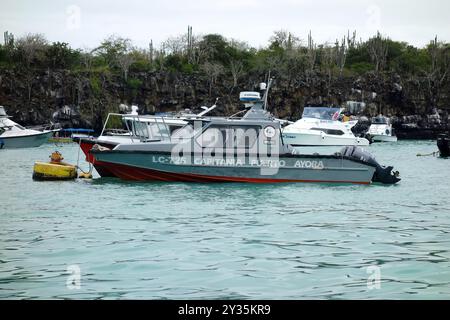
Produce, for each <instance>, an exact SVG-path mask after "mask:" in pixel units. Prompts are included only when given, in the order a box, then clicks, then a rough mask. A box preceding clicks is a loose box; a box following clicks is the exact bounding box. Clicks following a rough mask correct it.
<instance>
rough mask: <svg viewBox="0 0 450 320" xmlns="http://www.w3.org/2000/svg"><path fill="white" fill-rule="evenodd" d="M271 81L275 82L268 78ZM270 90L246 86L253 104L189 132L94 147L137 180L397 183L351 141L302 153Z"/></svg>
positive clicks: (110, 165)
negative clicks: (270, 102) (271, 108)
mask: <svg viewBox="0 0 450 320" xmlns="http://www.w3.org/2000/svg"><path fill="white" fill-rule="evenodd" d="M269 86H270V83H269ZM267 92H268V89H267V90H265V94H264V97H263V98H262V99H261V96H260V93H259V92H241V94H240V100H241V101H243V102H244V103H245V105H246V107H247V108H248V111H247V112H246V114H245V115H244V116H243V117H242V118H239V119H235V118H210V119H206V118H199V119H195V120H191V121H190V120H188V124H186V126H185V127H184V128H183V129H184V132H185V134H181V135H179V136H177V137H171V138H170V139H169V140H163V141H158V142H146V141H144V140H141V141H140V142H137V143H126V142H125V143H120V144H118V145H116V146H115V147H114V148H112V149H109V148H99V147H95V146H94V148H92V149H91V150H90V154H92V156H93V158H94V159H95V162H99V163H101V165H102V166H103V167H106V168H107V169H108V170H109V171H110V172H111V173H112V174H113V175H114V176H116V177H119V178H121V179H124V180H136V181H185V182H253V183H274V182H324V183H354V184H370V183H371V182H381V183H385V184H394V183H396V182H398V181H400V179H399V178H398V172H392V169H393V168H392V167H382V166H380V165H379V164H378V163H377V162H376V161H375V159H374V158H373V157H372V156H371V155H370V154H368V153H366V152H364V151H363V150H361V149H359V148H357V147H346V148H344V149H343V150H342V151H341V152H339V153H336V154H334V155H319V154H310V155H302V154H298V153H297V151H295V150H294V149H293V148H292V147H291V146H289V145H288V144H285V142H284V141H283V138H282V135H281V125H280V122H279V121H277V120H276V119H274V118H273V116H272V115H271V114H270V113H269V112H267V110H266V105H267V102H266V101H267Z"/></svg>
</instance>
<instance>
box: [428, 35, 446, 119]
mask: <svg viewBox="0 0 450 320" xmlns="http://www.w3.org/2000/svg"><path fill="white" fill-rule="evenodd" d="M427 49H428V50H427V51H428V55H429V58H430V62H431V63H430V67H429V69H428V70H425V72H424V73H425V76H426V83H427V89H428V99H429V102H428V103H429V108H431V109H432V108H435V107H437V106H438V103H439V100H440V98H441V90H442V87H443V84H444V83H445V80H446V78H447V77H448V73H449V70H450V48H449V47H448V46H445V45H444V44H443V43H442V42H438V39H437V37H435V38H434V40H432V41H431V42H430V44H429V45H428V48H427ZM430 111H431V110H430Z"/></svg>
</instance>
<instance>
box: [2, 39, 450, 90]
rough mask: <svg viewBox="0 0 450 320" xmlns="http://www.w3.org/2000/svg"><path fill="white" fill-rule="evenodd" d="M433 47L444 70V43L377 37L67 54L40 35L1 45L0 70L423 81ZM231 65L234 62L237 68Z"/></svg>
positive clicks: (113, 43) (111, 44) (111, 43)
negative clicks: (216, 72) (393, 75)
mask: <svg viewBox="0 0 450 320" xmlns="http://www.w3.org/2000/svg"><path fill="white" fill-rule="evenodd" d="M192 37H193V39H192ZM13 40H14V39H13ZM432 47H435V48H436V49H437V50H439V51H442V53H440V54H439V55H440V56H442V57H441V59H440V61H438V63H441V64H442V63H443V64H444V66H445V67H447V66H448V65H447V63H448V59H449V44H448V43H442V42H438V41H434V40H433V41H431V42H430V45H428V46H427V47H425V48H416V47H414V46H411V45H409V44H407V43H405V42H398V41H393V40H391V39H389V38H385V37H383V36H381V35H380V34H377V35H376V36H374V37H372V38H371V39H369V40H367V41H364V42H363V41H360V42H357V41H355V34H354V35H353V37H350V35H349V36H346V37H344V38H343V39H342V40H341V41H338V40H337V41H336V43H335V44H322V45H317V44H315V43H314V41H313V40H312V38H309V39H308V44H305V41H302V40H300V38H299V37H297V36H295V35H293V34H291V33H288V32H286V31H277V32H274V35H273V36H272V37H271V38H270V41H269V44H268V46H267V47H265V48H260V49H255V48H251V47H250V46H249V45H247V44H246V43H244V42H239V41H236V40H229V39H225V38H224V37H223V36H221V35H218V34H208V35H205V36H202V37H195V36H192V35H191V39H190V40H189V42H188V41H187V38H186V36H185V35H181V36H178V37H174V38H170V39H168V40H167V41H165V42H163V43H162V44H161V47H160V48H159V49H153V48H151V50H148V49H147V50H144V49H139V48H136V47H134V46H133V44H132V43H131V40H130V39H124V38H120V37H115V36H111V37H109V38H107V39H105V40H104V41H103V42H102V43H101V44H100V45H99V46H98V47H97V48H95V49H93V50H91V51H81V50H78V49H72V48H71V47H70V46H69V44H67V43H62V42H54V43H48V41H47V40H46V39H45V38H44V37H43V36H42V35H40V34H28V35H26V36H24V37H22V38H19V39H17V40H15V41H12V43H11V42H10V43H7V44H5V45H0V66H2V67H20V66H21V65H22V66H23V65H24V64H25V65H27V66H31V67H34V68H36V69H39V68H42V69H48V68H50V69H68V70H74V69H77V70H83V71H88V72H91V71H94V69H97V70H105V71H106V70H108V71H111V72H112V73H115V74H120V73H123V75H124V77H125V78H126V77H127V73H128V72H130V71H131V72H151V71H164V70H168V71H171V72H180V73H187V74H190V73H193V72H202V70H204V68H202V66H203V65H204V64H205V63H211V64H217V65H221V66H222V67H223V73H224V74H228V75H232V73H233V72H234V73H236V71H240V72H241V73H247V72H253V71H262V70H265V71H267V70H272V71H273V72H276V73H280V74H283V73H285V72H287V71H288V70H292V69H295V70H296V71H298V72H304V71H308V70H309V71H320V70H325V69H329V68H330V67H331V68H332V69H334V70H337V69H340V68H342V71H343V70H345V71H346V74H355V75H359V74H362V73H366V72H371V71H378V72H391V71H393V72H398V73H400V74H408V75H423V73H424V72H426V71H427V70H429V69H430V68H432V67H433V63H435V62H436V61H435V62H433V61H432V60H433V58H436V57H433V50H434V49H433V48H432ZM330 61H331V62H332V63H331V64H330V63H329V62H330ZM339 61H340V62H339ZM236 62H239V63H238V66H237V65H236ZM237 67H238V68H237ZM236 69H239V70H236ZM240 69H242V70H240ZM125 83H126V82H125Z"/></svg>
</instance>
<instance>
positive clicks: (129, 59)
mask: <svg viewBox="0 0 450 320" xmlns="http://www.w3.org/2000/svg"><path fill="white" fill-rule="evenodd" d="M134 62H135V59H134V57H133V55H132V54H131V53H123V54H120V55H119V56H118V57H117V64H118V65H119V67H120V69H121V70H122V72H123V77H124V79H125V82H127V80H128V71H129V70H130V66H131V65H132V64H133V63H134Z"/></svg>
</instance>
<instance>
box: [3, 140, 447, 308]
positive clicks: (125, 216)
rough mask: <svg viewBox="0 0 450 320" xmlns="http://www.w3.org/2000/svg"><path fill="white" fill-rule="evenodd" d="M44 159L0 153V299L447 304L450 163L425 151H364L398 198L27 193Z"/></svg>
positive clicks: (278, 188)
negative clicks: (389, 176) (387, 172)
mask: <svg viewBox="0 0 450 320" xmlns="http://www.w3.org/2000/svg"><path fill="white" fill-rule="evenodd" d="M54 148H55V147H54V146H53V145H50V144H48V145H44V146H42V147H40V148H37V149H21V150H0V298H13V299H18V298H19V299H21V298H29V299H30V298H31V299H42V298H58V299H59V298H104V299H116V298H125V299H132V298H138V299H143V298H148V299H160V298H162V299H179V298H185V299H202V298H208V299H216V298H225V299H235V298H240V299H241V298H242V299H306V298H312V299H324V298H337V299H349V298H364V299H366V298H367V299H376V298H387V299H419V298H424V299H431V298H437V299H448V298H450V237H449V233H450V197H449V191H450V188H449V184H448V182H449V181H450V160H445V159H440V158H436V157H432V156H430V157H417V156H416V154H417V153H419V152H420V153H428V152H432V151H435V150H436V146H435V143H434V142H433V141H422V142H418V141H413V142H406V141H400V142H398V143H397V144H374V145H372V146H370V147H369V148H368V149H369V150H370V151H371V152H373V153H374V154H375V155H376V157H377V159H378V160H379V161H380V162H381V163H385V164H393V165H394V166H395V169H396V170H399V171H400V173H401V177H402V179H403V180H402V181H401V182H400V183H399V184H398V185H395V186H381V185H371V186H352V185H337V186H336V185H334V186H333V185H324V184H277V185H269V184H267V185H251V184H186V183H129V182H122V181H119V180H116V179H98V178H97V179H94V180H90V181H88V180H79V181H75V182H34V181H32V179H31V174H32V166H33V163H34V161H35V160H44V161H46V160H47V159H48V155H49V154H50V152H51V151H52V150H54ZM59 150H60V151H61V152H62V154H63V156H64V157H65V158H66V160H67V161H68V162H71V163H76V159H77V151H78V148H77V145H74V144H72V145H65V146H63V147H62V148H59ZM83 166H84V167H85V168H87V167H88V166H87V164H86V163H84V162H83ZM371 266H376V267H378V268H380V269H379V271H380V286H379V289H376V288H372V286H370V287H368V285H367V284H368V283H367V282H368V277H369V276H370V275H371V274H372V273H371V272H369V273H368V271H370V270H371V269H367V268H368V267H371ZM68 268H69V270H73V268H75V269H76V268H79V270H80V277H79V278H76V280H75V282H71V281H72V280H70V281H69V286H67V281H68V279H72V278H69V276H70V274H69V272H68ZM78 280H79V281H78ZM71 284H76V285H77V286H74V285H72V286H71ZM369 284H373V282H369ZM78 285H79V287H78Z"/></svg>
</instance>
